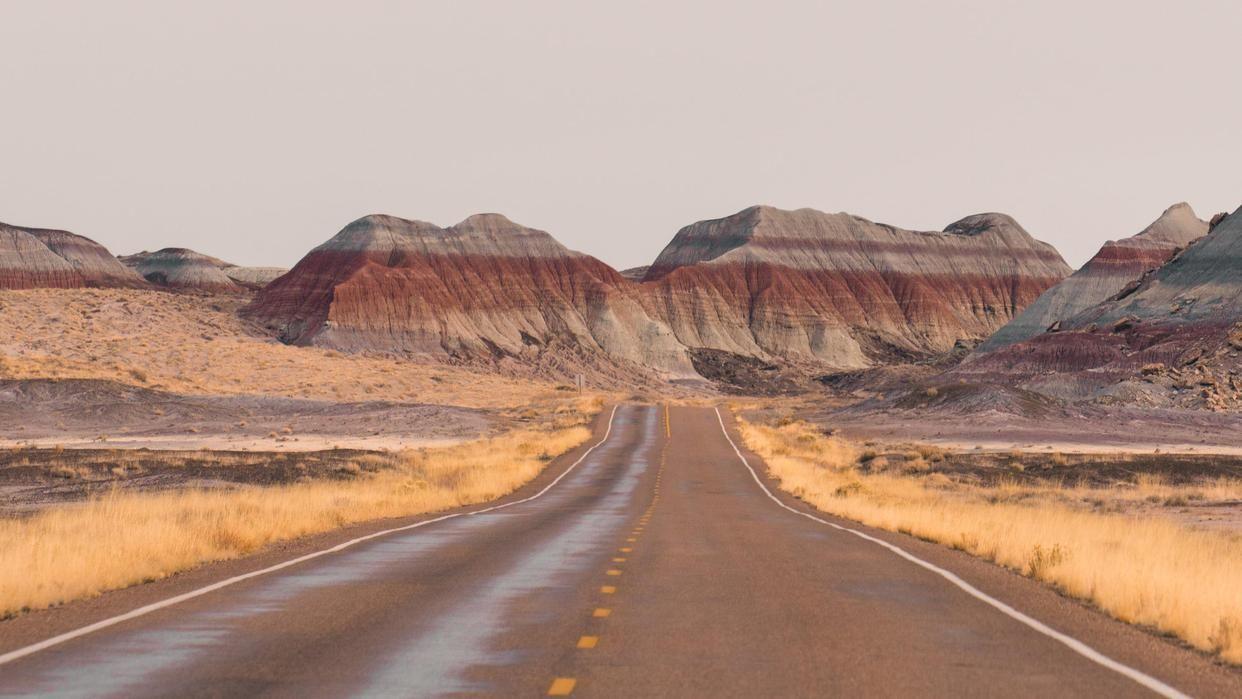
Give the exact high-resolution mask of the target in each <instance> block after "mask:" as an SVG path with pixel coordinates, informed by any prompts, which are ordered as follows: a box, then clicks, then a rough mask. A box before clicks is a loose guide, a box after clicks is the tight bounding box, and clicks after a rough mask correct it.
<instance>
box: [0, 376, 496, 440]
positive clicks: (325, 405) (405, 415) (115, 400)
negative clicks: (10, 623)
mask: <svg viewBox="0 0 1242 699" xmlns="http://www.w3.org/2000/svg"><path fill="white" fill-rule="evenodd" d="M501 420H503V417H502V413H501V412H498V411H486V410H481V409H475V408H462V407H455V406H444V405H427V404H420V403H398V402H389V401H367V402H336V401H321V400H309V399H298V398H281V397H265V396H246V395H241V396H193V395H190V396H187V395H181V394H176V393H169V392H164V391H156V390H152V389H147V388H140V387H135V386H127V385H124V384H119V383H115V382H111V381H96V380H43V379H39V380H25V381H15V380H8V381H4V380H0V446H3V447H14V446H42V447H55V446H62V447H66V448H89V447H113V448H121V447H128V448H144V447H145V448H149V449H226V450H238V451H240V450H255V449H258V450H267V451H313V450H320V449H330V448H332V447H334V446H339V447H343V448H353V449H402V448H410V447H416V446H424V445H427V444H436V443H448V442H455V441H460V440H463V439H470V438H474V437H477V436H479V435H481V434H484V433H486V432H488V431H489V430H491V429H493V428H494V427H496V426H497V424H498V421H501Z"/></svg>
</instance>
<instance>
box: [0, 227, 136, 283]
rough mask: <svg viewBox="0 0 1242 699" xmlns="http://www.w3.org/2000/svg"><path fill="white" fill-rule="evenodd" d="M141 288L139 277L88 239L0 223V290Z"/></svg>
mask: <svg viewBox="0 0 1242 699" xmlns="http://www.w3.org/2000/svg"><path fill="white" fill-rule="evenodd" d="M141 286H145V283H144V282H143V280H142V278H141V277H139V276H138V275H136V274H134V273H133V272H132V271H131V270H129V269H127V268H126V267H125V265H123V264H121V263H120V262H119V261H117V259H116V258H115V257H113V256H112V254H111V253H110V252H108V250H107V249H106V248H104V247H103V246H102V245H100V244H99V243H96V242H95V241H93V240H91V239H90V238H84V237H82V236H80V235H75V234H73V233H70V232H68V231H58V230H48V229H43V228H22V227H20V226H10V225H6V224H3V223H0V289H38V288H56V289H74V288H84V287H141Z"/></svg>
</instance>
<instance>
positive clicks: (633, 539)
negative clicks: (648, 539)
mask: <svg viewBox="0 0 1242 699" xmlns="http://www.w3.org/2000/svg"><path fill="white" fill-rule="evenodd" d="M626 541H628V542H630V543H631V544H632V543H634V542H635V541H638V539H635V538H634V537H632V536H631V537H630V538H628V539H626Z"/></svg>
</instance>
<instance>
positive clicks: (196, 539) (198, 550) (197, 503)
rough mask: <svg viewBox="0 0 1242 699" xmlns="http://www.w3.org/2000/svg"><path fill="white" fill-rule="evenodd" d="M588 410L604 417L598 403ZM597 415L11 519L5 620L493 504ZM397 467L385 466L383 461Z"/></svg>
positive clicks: (2, 575)
mask: <svg viewBox="0 0 1242 699" xmlns="http://www.w3.org/2000/svg"><path fill="white" fill-rule="evenodd" d="M579 405H580V407H590V408H591V409H598V405H592V406H587V405H585V404H579ZM586 420H587V413H586V411H584V410H580V409H577V408H568V409H563V410H561V411H559V412H558V413H557V414H556V415H555V416H554V423H553V425H550V426H549V427H547V428H546V429H538V428H531V429H524V430H521V431H516V432H510V433H507V434H504V435H500V436H497V437H492V438H489V439H483V440H479V441H475V442H469V443H465V444H460V445H456V446H451V447H443V448H427V449H418V450H414V451H408V452H403V453H400V454H396V455H393V457H392V458H391V459H388V460H384V459H378V460H370V461H368V460H366V459H359V460H357V461H355V462H351V463H349V464H346V465H345V466H343V467H342V469H343V471H342V475H345V476H347V477H349V480H346V481H344V482H342V481H335V482H322V481H319V482H311V483H300V484H294V485H282V486H274V487H268V488H260V487H245V488H241V489H238V490H230V491H223V492H220V491H205V490H188V491H181V492H174V493H157V494H122V493H119V492H115V491H114V492H113V493H111V494H109V495H107V496H105V497H102V498H98V499H93V500H90V501H88V502H85V503H82V504H77V505H66V506H63V507H58V508H53V509H50V510H47V511H45V512H42V513H40V514H37V515H35V516H33V517H30V518H28V519H24V520H9V521H3V522H0V615H11V614H14V613H18V612H20V611H22V610H28V609H39V608H44V607H48V606H51V605H56V604H60V603H63V602H66V601H69V600H73V599H77V598H81V597H87V596H91V595H95V594H98V593H100V592H103V591H105V590H111V589H117V588H121V587H126V586H129V585H133V584H136V583H141V582H144V581H149V580H155V579H158V578H162V577H164V576H167V575H170V574H172V573H175V572H177V571H180V570H185V569H187V568H191V567H193V566H196V565H199V564H202V563H205V562H209V561H220V560H226V559H231V558H237V557H240V556H244V555H246V554H249V553H253V552H255V551H258V550H260V549H262V548H263V547H265V546H267V545H269V544H272V543H274V542H278V541H285V540H289V539H293V538H297V537H301V536H307V535H310V534H316V533H320V532H324V531H328V530H331V529H334V528H337V527H341V526H344V525H347V524H351V523H356V522H363V521H366V520H373V519H379V518H384V517H401V516H408V515H415V514H423V513H428V512H436V511H440V510H446V509H450V508H454V507H459V506H462V505H469V504H474V503H480V502H484V501H487V500H493V499H495V498H498V497H501V496H503V495H505V494H507V493H510V492H512V491H513V490H515V489H517V488H518V487H520V486H521V485H523V484H525V483H527V482H528V481H530V480H531V479H532V478H534V477H535V476H536V475H537V474H538V473H539V472H540V471H541V470H542V469H543V468H544V466H545V465H546V464H547V463H548V461H549V460H550V459H552V458H553V457H555V456H558V455H560V454H563V453H565V452H567V451H569V450H570V449H572V448H574V447H575V446H577V445H579V444H582V443H583V442H585V441H586V440H587V439H588V438H589V437H590V430H588V429H587V428H586V427H585V426H583V425H584V423H585V422H586ZM380 462H385V463H380Z"/></svg>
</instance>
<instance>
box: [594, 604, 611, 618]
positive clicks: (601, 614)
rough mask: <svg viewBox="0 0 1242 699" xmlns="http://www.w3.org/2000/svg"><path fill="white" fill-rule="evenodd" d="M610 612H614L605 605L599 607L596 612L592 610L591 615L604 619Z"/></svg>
mask: <svg viewBox="0 0 1242 699" xmlns="http://www.w3.org/2000/svg"><path fill="white" fill-rule="evenodd" d="M609 614H612V610H611V609H604V608H603V607H598V608H597V609H596V610H595V611H594V612H591V616H593V617H595V618H596V619H603V618H604V617H606V616H608V615H609Z"/></svg>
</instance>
